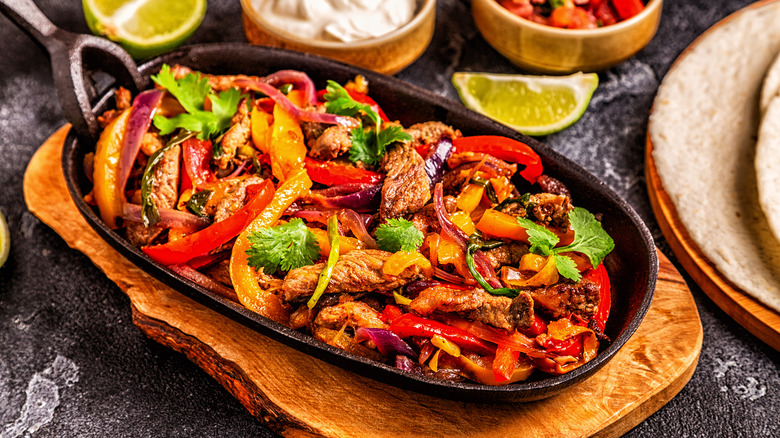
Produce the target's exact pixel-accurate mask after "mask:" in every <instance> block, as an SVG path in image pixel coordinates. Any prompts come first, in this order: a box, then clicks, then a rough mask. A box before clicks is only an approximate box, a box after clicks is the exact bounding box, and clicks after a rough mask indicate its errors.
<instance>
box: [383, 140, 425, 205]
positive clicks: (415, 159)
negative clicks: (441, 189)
mask: <svg viewBox="0 0 780 438" xmlns="http://www.w3.org/2000/svg"><path fill="white" fill-rule="evenodd" d="M382 168H383V170H384V171H385V172H386V173H387V175H386V176H385V183H384V185H383V186H382V202H381V204H380V205H379V216H380V217H381V218H382V219H390V218H397V217H400V216H403V215H405V214H409V213H415V212H417V211H419V210H420V209H421V208H423V207H424V206H425V204H426V203H427V202H428V201H429V200H430V199H431V180H430V179H429V178H428V174H427V173H426V172H425V160H423V158H422V157H421V156H420V154H418V153H417V151H416V150H415V149H414V148H413V147H412V146H411V145H410V144H408V143H396V144H394V145H392V146H390V148H389V149H388V151H387V153H386V154H385V156H384V158H383V159H382Z"/></svg>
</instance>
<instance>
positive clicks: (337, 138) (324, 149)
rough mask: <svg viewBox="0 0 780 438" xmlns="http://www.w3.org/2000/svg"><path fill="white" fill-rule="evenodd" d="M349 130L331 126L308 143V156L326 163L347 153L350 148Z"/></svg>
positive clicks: (343, 127)
mask: <svg viewBox="0 0 780 438" xmlns="http://www.w3.org/2000/svg"><path fill="white" fill-rule="evenodd" d="M350 132H351V129H350V128H347V127H345V126H342V125H334V126H331V127H329V128H327V129H325V131H323V132H322V134H321V135H319V136H318V137H316V138H313V139H311V140H309V141H308V143H307V144H308V145H309V156H310V157H312V158H315V159H317V160H323V161H328V160H332V159H334V158H336V157H338V156H339V155H341V154H343V153H344V152H347V151H348V150H349V148H351V147H352V138H351V137H350Z"/></svg>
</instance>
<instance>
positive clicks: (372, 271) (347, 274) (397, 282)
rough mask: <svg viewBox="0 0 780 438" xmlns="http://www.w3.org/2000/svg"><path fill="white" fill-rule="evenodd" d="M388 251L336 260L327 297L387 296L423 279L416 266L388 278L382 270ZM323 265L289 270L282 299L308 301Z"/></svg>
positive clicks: (359, 253) (352, 254)
mask: <svg viewBox="0 0 780 438" xmlns="http://www.w3.org/2000/svg"><path fill="white" fill-rule="evenodd" d="M391 255H393V254H392V253H390V252H387V251H380V250H376V249H363V250H354V251H350V252H348V253H346V254H344V255H342V256H340V257H339V260H338V262H336V265H335V266H334V268H333V275H332V276H331V279H330V283H328V287H327V288H325V293H326V294H334V293H342V292H345V293H356V292H370V291H378V292H390V291H392V290H394V289H396V288H399V287H401V286H403V285H405V284H407V283H409V282H411V281H413V280H416V279H418V278H420V277H422V274H421V272H420V268H419V267H418V266H416V265H415V266H411V267H409V268H406V270H404V271H403V272H402V273H401V275H398V276H394V277H389V276H386V275H384V274H383V273H382V267H383V266H384V264H385V262H386V261H387V259H388V258H390V256H391ZM324 267H325V263H317V264H316V265H309V266H304V267H302V268H298V269H293V270H291V271H290V272H289V273H288V274H287V276H286V277H285V279H284V286H283V287H282V288H283V290H284V299H285V300H287V301H288V302H296V301H298V300H302V299H304V298H308V297H310V296H311V295H312V294H313V293H314V289H315V288H316V287H317V280H318V278H319V275H320V272H321V271H322V269H323V268H324Z"/></svg>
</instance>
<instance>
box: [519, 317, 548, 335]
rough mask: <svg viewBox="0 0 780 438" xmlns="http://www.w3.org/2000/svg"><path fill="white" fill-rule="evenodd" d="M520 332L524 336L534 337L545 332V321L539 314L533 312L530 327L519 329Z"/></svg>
mask: <svg viewBox="0 0 780 438" xmlns="http://www.w3.org/2000/svg"><path fill="white" fill-rule="evenodd" d="M521 332H522V333H523V334H524V335H526V336H530V337H532V338H535V337H537V336H539V335H541V334H542V333H546V332H547V322H545V320H544V319H543V318H542V317H541V316H539V315H537V314H534V322H533V323H532V324H531V327H529V328H527V329H525V330H521Z"/></svg>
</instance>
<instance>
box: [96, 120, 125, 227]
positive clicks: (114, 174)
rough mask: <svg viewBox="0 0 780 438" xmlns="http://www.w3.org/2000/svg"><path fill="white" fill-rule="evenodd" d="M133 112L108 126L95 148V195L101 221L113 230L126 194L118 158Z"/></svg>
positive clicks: (120, 214)
mask: <svg viewBox="0 0 780 438" xmlns="http://www.w3.org/2000/svg"><path fill="white" fill-rule="evenodd" d="M131 109H132V108H128V109H126V110H125V111H124V112H123V113H122V114H120V115H119V117H117V118H115V119H114V120H112V121H111V123H109V124H108V126H106V129H104V130H103V133H102V134H100V138H99V139H98V141H97V145H96V146H95V164H94V168H95V170H94V172H93V175H92V179H93V183H94V186H93V190H92V193H93V196H94V197H95V202H96V203H97V206H98V210H100V218H101V219H103V222H104V223H105V224H106V225H108V227H109V228H112V229H115V228H117V224H116V218H118V217H121V216H122V214H123V213H122V204H123V203H124V201H125V195H124V193H122V188H121V186H120V184H121V182H120V181H119V179H120V178H119V156H120V155H121V154H122V139H123V137H124V135H125V128H126V127H127V121H128V119H129V118H130V110H131Z"/></svg>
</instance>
